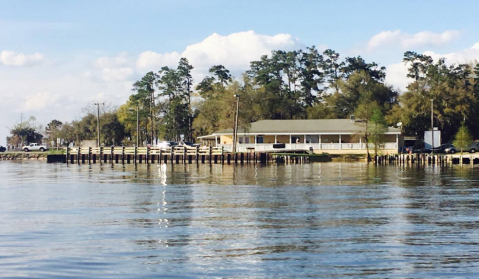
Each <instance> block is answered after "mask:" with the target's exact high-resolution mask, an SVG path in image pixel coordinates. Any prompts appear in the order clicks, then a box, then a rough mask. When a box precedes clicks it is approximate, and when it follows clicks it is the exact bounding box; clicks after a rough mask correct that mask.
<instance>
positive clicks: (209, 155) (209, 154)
mask: <svg viewBox="0 0 479 279" xmlns="http://www.w3.org/2000/svg"><path fill="white" fill-rule="evenodd" d="M212 153H213V147H211V145H210V150H209V153H208V157H209V161H210V163H211V154H212Z"/></svg>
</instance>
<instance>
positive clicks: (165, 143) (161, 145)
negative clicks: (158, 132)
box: [158, 140, 178, 150]
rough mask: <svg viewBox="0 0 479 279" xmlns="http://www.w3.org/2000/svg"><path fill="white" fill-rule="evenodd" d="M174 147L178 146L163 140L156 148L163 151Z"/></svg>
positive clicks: (175, 143)
mask: <svg viewBox="0 0 479 279" xmlns="http://www.w3.org/2000/svg"><path fill="white" fill-rule="evenodd" d="M176 145H178V143H177V142H175V141H169V140H164V141H162V142H160V143H159V144H158V147H159V148H160V149H162V150H163V149H166V148H169V147H172V146H176Z"/></svg>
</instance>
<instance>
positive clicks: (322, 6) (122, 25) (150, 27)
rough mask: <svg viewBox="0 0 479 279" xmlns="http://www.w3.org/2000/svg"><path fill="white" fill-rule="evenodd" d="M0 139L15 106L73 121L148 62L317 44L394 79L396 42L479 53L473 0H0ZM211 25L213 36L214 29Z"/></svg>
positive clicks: (120, 89)
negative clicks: (362, 60) (372, 65)
mask: <svg viewBox="0 0 479 279" xmlns="http://www.w3.org/2000/svg"><path fill="white" fill-rule="evenodd" d="M0 7H1V9H0V96H1V97H2V99H3V100H4V102H3V103H2V104H1V105H0V117H1V118H2V119H6V121H4V122H6V123H5V125H3V126H2V127H0V144H5V140H4V139H5V137H6V135H7V134H8V129H7V127H11V126H13V125H14V124H15V123H16V122H18V121H19V119H20V114H23V115H24V116H26V117H28V116H30V115H33V116H35V117H36V118H37V122H38V124H43V125H46V124H47V123H48V122H49V121H51V120H52V119H59V120H61V121H71V120H73V119H78V118H80V117H81V116H82V108H84V107H86V106H88V105H89V103H91V102H92V101H107V102H109V103H111V105H112V106H117V105H119V104H122V103H124V102H125V100H126V99H127V98H128V96H129V94H131V91H130V89H131V84H132V83H133V82H134V81H135V80H136V79H138V78H139V77H141V75H142V74H144V73H146V72H147V71H148V70H158V69H159V68H160V67H161V66H162V65H171V66H173V65H174V64H176V62H177V60H178V59H179V57H182V56H186V57H187V58H188V59H189V60H190V62H195V63H196V64H195V63H192V64H193V66H195V71H196V72H195V79H196V81H200V80H201V78H202V77H203V76H204V74H205V72H206V69H207V68H208V67H209V66H211V65H213V64H217V63H222V64H224V65H225V66H227V67H228V66H229V67H230V69H231V70H232V71H233V72H234V73H236V74H239V73H241V72H243V71H244V70H246V69H247V66H248V64H249V61H244V63H243V62H242V61H241V59H243V60H244V59H250V60H251V59H255V57H258V58H259V56H260V55H262V54H267V53H268V52H269V51H271V50H272V49H277V48H282V49H297V48H301V47H305V46H311V45H316V46H318V48H320V49H323V48H325V47H328V48H332V49H334V50H336V51H338V52H339V53H340V54H341V55H342V56H343V57H345V56H356V55H361V56H362V57H364V58H365V59H366V60H367V61H375V62H377V63H378V64H380V65H382V66H386V67H388V80H387V81H388V82H389V83H390V84H392V85H394V86H396V87H398V88H404V85H405V84H406V83H407V79H406V78H405V77H404V76H405V75H404V71H405V69H404V65H402V63H401V59H402V56H403V53H404V51H406V50H414V51H417V52H421V53H424V52H425V53H428V54H430V55H432V56H433V57H440V56H446V57H447V58H448V60H449V61H450V62H451V63H459V62H461V63H462V62H467V61H472V60H474V59H478V58H479V45H477V48H475V47H474V45H475V44H476V43H478V42H479V31H478V28H477V26H479V20H478V19H477V15H476V14H477V11H478V10H479V2H477V1H456V2H451V1H352V0H351V1H306V0H304V1H216V0H215V1H118V0H116V1H106V0H104V1H21V0H16V1H1V0H0ZM214 34H216V35H214Z"/></svg>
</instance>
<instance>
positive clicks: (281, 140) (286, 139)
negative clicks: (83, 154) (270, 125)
mask: <svg viewBox="0 0 479 279" xmlns="http://www.w3.org/2000/svg"><path fill="white" fill-rule="evenodd" d="M276 140H277V141H278V143H289V136H284V135H282V136H277V137H276Z"/></svg>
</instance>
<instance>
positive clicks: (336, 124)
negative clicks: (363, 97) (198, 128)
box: [213, 119, 401, 135]
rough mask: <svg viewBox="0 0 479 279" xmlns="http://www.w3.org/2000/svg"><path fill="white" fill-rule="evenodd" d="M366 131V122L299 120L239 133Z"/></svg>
mask: <svg viewBox="0 0 479 279" xmlns="http://www.w3.org/2000/svg"><path fill="white" fill-rule="evenodd" d="M360 131H364V122H359V121H354V120H349V119H298V120H260V121H257V122H253V123H251V124H250V126H249V129H246V131H245V130H244V129H243V128H241V127H240V128H239V129H238V132H239V133H244V132H246V133H250V134H270V133H290V134H318V133H338V134H340V133H357V132H360ZM232 133H233V129H226V130H221V131H217V132H214V133H213V135H215V134H216V135H219V134H232ZM387 133H388V134H400V133H401V130H400V129H399V128H393V127H389V128H388V132H387Z"/></svg>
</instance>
